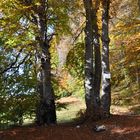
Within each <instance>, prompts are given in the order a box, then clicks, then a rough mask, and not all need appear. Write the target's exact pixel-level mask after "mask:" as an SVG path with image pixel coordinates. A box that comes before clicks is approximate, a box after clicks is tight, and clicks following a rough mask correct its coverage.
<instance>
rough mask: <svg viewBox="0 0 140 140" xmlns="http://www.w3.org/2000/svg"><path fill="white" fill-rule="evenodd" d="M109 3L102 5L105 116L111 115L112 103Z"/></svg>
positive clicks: (108, 0)
mask: <svg viewBox="0 0 140 140" xmlns="http://www.w3.org/2000/svg"><path fill="white" fill-rule="evenodd" d="M109 5H110V0H103V2H102V6H103V11H102V96H101V106H102V109H103V116H104V117H109V115H110V105H111V84H110V78H111V75H110V68H109V41H110V39H109V28H108V26H109Z"/></svg>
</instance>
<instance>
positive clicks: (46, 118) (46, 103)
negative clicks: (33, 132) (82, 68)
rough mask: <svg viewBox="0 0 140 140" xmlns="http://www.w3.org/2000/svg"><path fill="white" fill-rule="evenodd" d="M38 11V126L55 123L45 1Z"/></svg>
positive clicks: (43, 0)
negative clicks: (40, 52) (39, 52)
mask: <svg viewBox="0 0 140 140" xmlns="http://www.w3.org/2000/svg"><path fill="white" fill-rule="evenodd" d="M39 9H40V11H38V27H39V37H38V39H37V40H38V42H39V47H40V48H41V50H42V55H41V71H40V74H41V77H40V78H41V79H40V86H39V88H40V89H39V91H40V93H39V94H40V102H39V105H38V108H37V114H36V115H37V123H38V124H54V123H56V109H55V101H54V91H53V87H52V83H51V62H50V59H51V56H50V52H49V48H50V41H51V40H50V38H48V36H47V30H48V28H47V19H46V17H47V16H46V14H47V5H46V0H42V1H41V5H40V7H39Z"/></svg>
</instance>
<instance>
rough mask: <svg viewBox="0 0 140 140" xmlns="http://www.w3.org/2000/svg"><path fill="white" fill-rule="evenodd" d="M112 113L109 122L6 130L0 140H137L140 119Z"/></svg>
mask: <svg viewBox="0 0 140 140" xmlns="http://www.w3.org/2000/svg"><path fill="white" fill-rule="evenodd" d="M60 102H63V103H67V102H68V103H73V104H75V103H76V105H78V103H79V104H80V101H79V100H76V99H74V98H70V97H69V98H64V99H63V100H61V101H60ZM77 107H78V106H77ZM113 109H114V110H113ZM113 109H112V110H113V111H114V112H113V111H112V112H113V113H114V115H112V116H111V117H110V118H109V119H106V120H100V121H96V122H87V123H84V124H81V125H76V124H74V123H59V124H57V125H54V126H41V127H38V126H35V125H27V126H23V127H15V128H10V129H7V130H3V131H0V140H92V139H93V140H140V116H139V115H131V114H130V112H128V110H127V109H121V108H117V107H113ZM117 114H119V115H117ZM63 115H64V114H63ZM95 125H105V127H106V130H105V131H102V132H95V131H94V127H95Z"/></svg>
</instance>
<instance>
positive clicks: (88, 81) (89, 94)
mask: <svg viewBox="0 0 140 140" xmlns="http://www.w3.org/2000/svg"><path fill="white" fill-rule="evenodd" d="M83 2H84V6H85V11H86V27H85V101H86V107H87V110H86V112H87V115H88V116H90V115H91V110H92V105H91V101H92V99H93V32H92V21H91V8H92V1H91V0H84V1H83Z"/></svg>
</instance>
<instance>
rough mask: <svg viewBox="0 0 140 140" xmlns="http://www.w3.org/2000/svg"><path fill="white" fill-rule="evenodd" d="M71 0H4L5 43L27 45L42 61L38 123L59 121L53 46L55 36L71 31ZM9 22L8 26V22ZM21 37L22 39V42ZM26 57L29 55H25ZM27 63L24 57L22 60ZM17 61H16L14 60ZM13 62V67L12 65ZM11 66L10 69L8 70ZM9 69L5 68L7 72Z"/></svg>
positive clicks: (2, 17) (25, 46) (25, 48)
mask: <svg viewBox="0 0 140 140" xmlns="http://www.w3.org/2000/svg"><path fill="white" fill-rule="evenodd" d="M70 5H71V2H68V1H59V2H58V1H56V0H53V1H52V0H51V1H48V0H37V1H32V0H23V1H19V0H14V1H12V2H11V1H9V0H7V1H2V2H1V4H0V8H1V11H0V12H1V21H2V22H1V30H2V35H3V36H4V38H3V40H4V39H5V42H6V43H5V46H6V47H8V45H9V46H11V47H13V48H14V49H17V48H16V46H18V48H24V50H27V51H26V53H27V56H29V52H30V54H34V56H36V57H37V63H41V67H40V72H39V71H37V73H38V72H39V73H40V74H39V80H38V85H37V87H38V92H39V95H40V99H39V105H38V107H37V112H36V116H37V117H36V118H37V122H38V124H44V123H47V124H50V123H56V110H55V102H54V91H53V88H52V83H51V80H52V78H51V75H52V74H51V55H50V47H51V41H52V39H53V36H54V35H56V34H58V33H59V32H60V31H61V33H59V35H62V34H63V33H64V32H65V33H66V32H69V27H68V21H69V16H68V13H69V12H68V11H69V10H70V9H71V6H70ZM7 24H8V25H9V26H6V25H7ZM21 40H22V41H23V42H22V43H23V44H22V43H21ZM25 58H26V59H27V57H25ZM23 63H24V61H23ZM12 64H13V65H15V63H12ZM13 65H12V66H11V67H10V68H12V67H13ZM10 68H8V69H7V70H9V69H10ZM7 70H6V69H4V70H3V71H2V73H3V72H6V71H7Z"/></svg>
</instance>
